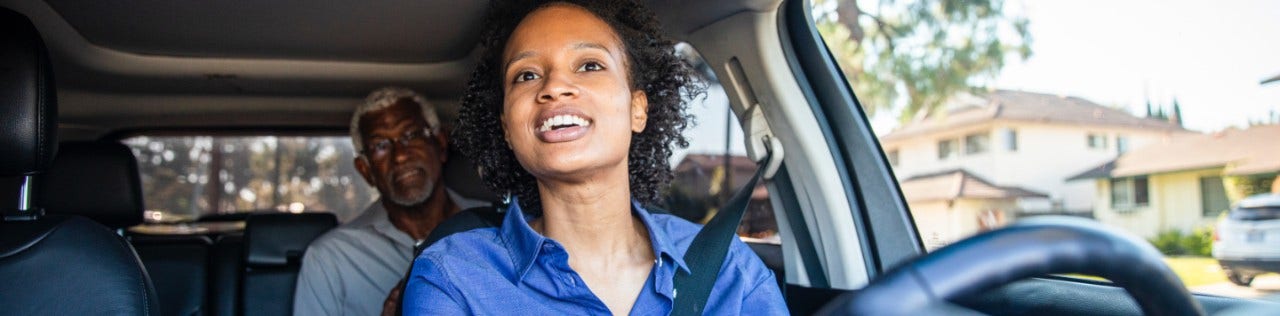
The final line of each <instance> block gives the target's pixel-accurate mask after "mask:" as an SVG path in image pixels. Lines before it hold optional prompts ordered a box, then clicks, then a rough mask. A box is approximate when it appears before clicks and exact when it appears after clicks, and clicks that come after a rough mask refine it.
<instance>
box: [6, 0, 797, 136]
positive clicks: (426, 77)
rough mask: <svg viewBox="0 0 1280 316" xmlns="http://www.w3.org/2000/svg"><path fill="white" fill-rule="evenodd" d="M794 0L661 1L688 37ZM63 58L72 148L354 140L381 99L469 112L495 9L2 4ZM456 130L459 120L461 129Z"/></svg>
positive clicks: (676, 31)
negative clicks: (405, 97) (79, 141)
mask: <svg viewBox="0 0 1280 316" xmlns="http://www.w3.org/2000/svg"><path fill="white" fill-rule="evenodd" d="M779 1H780V0H741V1H737V0H735V1H716V0H699V1H679V0H651V1H647V2H648V4H649V6H650V8H653V9H655V11H656V13H657V14H658V15H659V17H660V18H661V19H662V20H663V23H664V25H665V26H666V28H667V31H668V32H669V33H671V35H672V36H673V37H675V38H676V39H681V38H683V35H684V34H688V33H689V32H692V31H695V30H697V29H699V28H701V27H703V26H705V25H708V24H710V23H712V22H715V21H717V20H719V19H721V18H724V17H726V16H729V15H732V14H734V13H738V12H742V11H769V10H773V9H774V8H776V7H777V5H778V3H779ZM0 6H3V7H7V8H10V9H13V10H15V11H18V12H21V13H23V14H25V15H27V16H28V17H30V18H31V19H32V21H33V23H34V24H35V25H36V27H37V28H38V29H39V30H40V32H41V35H42V36H43V37H44V39H45V45H46V46H48V47H49V51H50V54H51V55H52V56H53V64H54V69H55V78H57V82H58V89H59V105H60V109H59V114H60V117H61V125H60V127H61V130H62V131H63V133H62V135H63V136H64V137H63V138H64V139H67V138H72V139H75V138H93V137H98V136H101V135H104V134H107V133H109V132H112V131H119V130H135V129H152V128H175V127H177V128H183V127H190V128H223V127H255V126H256V127H266V128H282V127H283V128H287V127H291V126H300V127H302V126H305V127H311V128H315V127H332V128H333V129H334V130H335V131H340V130H342V129H343V128H344V126H345V125H346V124H347V123H348V122H349V118H350V113H351V111H352V109H353V107H354V106H355V105H356V104H358V103H359V102H360V100H361V98H362V97H363V96H364V95H365V94H367V93H368V92H369V91H371V90H373V89H375V88H378V87H381V86H386V85H399V86H406V87H409V88H413V89H415V90H418V91H419V92H422V93H423V94H425V95H427V96H428V99H431V100H433V102H435V103H437V104H438V105H440V106H441V110H442V114H443V115H444V116H445V117H446V119H448V118H450V117H452V116H453V115H454V113H456V104H457V99H458V98H459V97H460V96H461V94H462V91H463V88H464V87H465V80H466V78H467V77H468V76H469V74H470V69H471V67H472V66H473V64H474V63H473V59H474V58H475V56H476V54H477V51H478V50H477V47H476V45H477V37H478V33H479V28H480V26H481V25H480V24H481V23H483V22H482V19H483V16H484V13H485V11H486V10H487V7H488V4H487V3H486V2H484V1H421V0H378V1H329V2H324V3H322V4H317V3H315V2H313V1H299V0H277V1H251V0H222V1H173V0H120V1H77V0H48V1H39V0H0ZM450 121H451V120H450Z"/></svg>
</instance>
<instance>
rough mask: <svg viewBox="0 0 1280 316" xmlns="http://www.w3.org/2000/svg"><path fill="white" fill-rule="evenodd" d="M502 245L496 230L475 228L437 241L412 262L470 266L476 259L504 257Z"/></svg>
mask: <svg viewBox="0 0 1280 316" xmlns="http://www.w3.org/2000/svg"><path fill="white" fill-rule="evenodd" d="M502 245H503V244H502V240H501V238H499V236H498V229H497V228H493V227H487V228H477V229H472V230H467V231H462V232H457V233H453V234H450V235H449V236H447V237H444V238H442V239H440V240H437V241H436V242H435V243H433V244H431V246H428V247H427V249H425V250H423V251H422V254H419V255H418V257H417V259H414V260H415V261H424V260H425V261H430V262H431V263H433V264H435V265H442V266H450V265H453V264H457V263H459V262H463V263H468V264H471V263H473V262H475V259H476V258H488V257H501V256H505V255H506V254H507V251H506V250H505V248H504V247H503V246H502ZM487 261H488V260H487Z"/></svg>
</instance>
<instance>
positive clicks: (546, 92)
mask: <svg viewBox="0 0 1280 316" xmlns="http://www.w3.org/2000/svg"><path fill="white" fill-rule="evenodd" d="M544 82H545V83H544V85H543V86H542V91H541V92H539V94H538V101H540V102H550V101H555V100H556V99H559V98H564V97H574V96H577V95H578V87H577V85H576V84H574V83H573V82H572V80H571V79H570V75H568V74H550V75H548V76H547V79H546V81H544Z"/></svg>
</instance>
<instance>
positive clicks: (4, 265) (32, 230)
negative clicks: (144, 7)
mask: <svg viewBox="0 0 1280 316" xmlns="http://www.w3.org/2000/svg"><path fill="white" fill-rule="evenodd" d="M0 30H3V32H0V176H19V175H36V174H39V173H40V172H42V171H44V170H45V169H46V168H48V166H49V163H50V161H51V160H52V159H53V156H54V154H55V152H56V146H57V143H56V141H57V140H56V138H55V135H54V130H55V129H56V127H57V126H56V122H57V106H56V102H55V101H54V97H55V95H54V86H53V79H52V73H51V69H50V67H49V60H48V56H47V53H46V52H45V48H44V44H43V43H42V42H41V41H40V35H39V33H37V32H36V29H35V27H34V26H32V25H31V21H30V20H27V18H26V17H23V16H22V15H20V14H17V13H14V12H13V11H9V10H7V9H3V8H0ZM37 177H38V176H37ZM37 180H38V178H37ZM47 193H51V194H58V193H59V192H47ZM60 197H61V198H66V199H74V198H76V196H73V195H62V196H60ZM0 202H12V203H11V204H10V203H5V204H6V205H13V206H17V205H18V203H17V201H0ZM40 207H41V205H39V204H35V205H33V208H34V209H39V208H40ZM4 211H7V210H4ZM18 218H19V217H16V216H15V217H13V219H18ZM5 219H6V220H5V221H0V309H2V310H3V312H0V313H4V314H12V315H154V314H157V313H158V309H157V306H156V304H155V302H156V296H155V290H154V289H153V288H152V287H151V280H150V279H149V278H148V276H147V273H146V271H144V270H143V269H142V263H141V262H138V256H137V255H136V254H135V253H134V251H133V248H132V247H130V246H129V244H128V243H127V242H125V241H124V238H121V237H120V236H118V235H116V234H115V233H113V232H111V230H109V229H107V228H106V227H103V226H102V225H101V224H98V223H95V222H93V221H90V220H88V219H85V218H83V217H79V216H69V215H48V216H44V217H39V218H36V217H34V216H25V217H22V218H21V220H14V221H9V220H8V219H9V217H6V218H5Z"/></svg>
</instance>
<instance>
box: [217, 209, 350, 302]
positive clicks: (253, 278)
mask: <svg viewBox="0 0 1280 316" xmlns="http://www.w3.org/2000/svg"><path fill="white" fill-rule="evenodd" d="M337 225H338V218H337V217H336V216H334V215H333V214H329V213H303V214H288V213H279V214H255V215H253V216H249V219H248V220H247V221H246V223H245V232H244V234H245V235H244V242H245V251H244V272H243V274H242V277H243V279H242V280H241V290H240V303H241V315H289V314H292V313H293V291H294V286H295V285H296V284H297V282H298V269H299V268H301V265H302V255H303V253H304V251H306V249H307V246H308V245H310V244H311V241H312V240H315V239H316V237H320V235H321V234H324V232H326V231H329V229H331V228H333V227H334V226H337Z"/></svg>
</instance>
